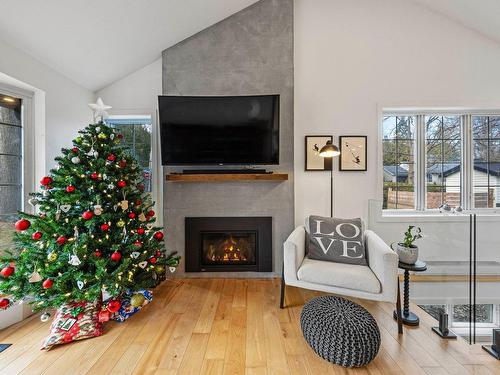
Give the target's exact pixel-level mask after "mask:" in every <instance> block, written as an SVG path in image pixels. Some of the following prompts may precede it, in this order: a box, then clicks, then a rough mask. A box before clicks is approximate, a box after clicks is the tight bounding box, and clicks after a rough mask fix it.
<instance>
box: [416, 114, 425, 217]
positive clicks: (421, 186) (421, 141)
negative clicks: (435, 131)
mask: <svg viewBox="0 0 500 375" xmlns="http://www.w3.org/2000/svg"><path fill="white" fill-rule="evenodd" d="M415 139H416V145H415V146H416V147H415V154H416V155H415V160H416V163H415V164H416V176H415V179H416V183H415V191H416V194H415V195H416V200H417V201H416V202H415V203H416V209H417V210H419V211H424V210H425V196H426V194H425V189H426V178H425V169H426V155H425V119H424V115H417V124H416V137H415Z"/></svg>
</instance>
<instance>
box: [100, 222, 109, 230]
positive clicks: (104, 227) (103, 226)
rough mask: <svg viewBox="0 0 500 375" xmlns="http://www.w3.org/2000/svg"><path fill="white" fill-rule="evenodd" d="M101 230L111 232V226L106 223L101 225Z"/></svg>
mask: <svg viewBox="0 0 500 375" xmlns="http://www.w3.org/2000/svg"><path fill="white" fill-rule="evenodd" d="M101 230H103V231H107V230H109V224H106V223H104V224H101Z"/></svg>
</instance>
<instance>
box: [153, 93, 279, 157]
mask: <svg viewBox="0 0 500 375" xmlns="http://www.w3.org/2000/svg"><path fill="white" fill-rule="evenodd" d="M158 100H159V114H160V136H161V157H162V164H163V165H225V164H227V165H255V164H279V95H259V96H159V97H158Z"/></svg>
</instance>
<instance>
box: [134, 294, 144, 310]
mask: <svg viewBox="0 0 500 375" xmlns="http://www.w3.org/2000/svg"><path fill="white" fill-rule="evenodd" d="M145 300H146V299H145V298H144V296H143V295H142V294H140V293H137V294H134V295H133V296H132V297H130V304H131V305H132V306H133V307H140V306H142V304H143V303H144V301H145Z"/></svg>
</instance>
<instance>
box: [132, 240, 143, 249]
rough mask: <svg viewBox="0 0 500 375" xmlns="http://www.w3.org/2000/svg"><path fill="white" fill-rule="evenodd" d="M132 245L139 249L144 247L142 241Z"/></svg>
mask: <svg viewBox="0 0 500 375" xmlns="http://www.w3.org/2000/svg"><path fill="white" fill-rule="evenodd" d="M132 245H134V246H135V247H137V248H140V247H142V242H141V241H135V242H134V243H133V244H132Z"/></svg>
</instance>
